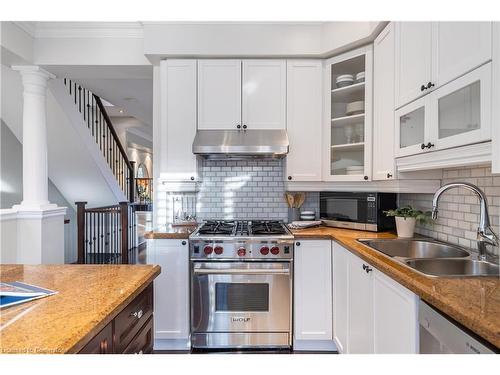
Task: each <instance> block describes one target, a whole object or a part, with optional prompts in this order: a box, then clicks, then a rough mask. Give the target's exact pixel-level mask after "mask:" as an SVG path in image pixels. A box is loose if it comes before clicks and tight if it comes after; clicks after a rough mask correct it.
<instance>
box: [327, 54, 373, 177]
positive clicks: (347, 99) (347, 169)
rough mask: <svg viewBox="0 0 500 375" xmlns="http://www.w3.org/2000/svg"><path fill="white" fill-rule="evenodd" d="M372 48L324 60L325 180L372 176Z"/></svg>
mask: <svg viewBox="0 0 500 375" xmlns="http://www.w3.org/2000/svg"><path fill="white" fill-rule="evenodd" d="M372 58H373V55H372V47H371V46H368V47H363V48H359V49H357V50H354V51H351V52H348V53H345V54H343V55H341V56H336V57H334V58H331V59H329V60H327V61H326V62H325V87H326V89H327V91H328V92H327V93H326V95H325V100H326V102H325V111H326V113H325V119H326V120H325V132H324V145H323V147H324V148H325V151H324V155H325V160H324V163H323V165H324V170H323V179H324V180H327V181H364V180H370V179H371V129H372V65H373V62H372Z"/></svg>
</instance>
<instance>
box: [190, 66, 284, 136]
mask: <svg viewBox="0 0 500 375" xmlns="http://www.w3.org/2000/svg"><path fill="white" fill-rule="evenodd" d="M285 127H286V61H285V60H264V59H262V60H243V61H242V60H224V59H219V60H198V129H200V130H213V129H222V130H237V129H249V130H250V129H285Z"/></svg>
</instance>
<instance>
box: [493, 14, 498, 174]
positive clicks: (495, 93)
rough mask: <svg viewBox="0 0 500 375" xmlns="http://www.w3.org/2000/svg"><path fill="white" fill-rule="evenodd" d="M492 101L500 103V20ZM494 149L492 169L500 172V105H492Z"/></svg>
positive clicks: (495, 34) (495, 40)
mask: <svg viewBox="0 0 500 375" xmlns="http://www.w3.org/2000/svg"><path fill="white" fill-rule="evenodd" d="M492 77H493V80H492V92H493V95H492V103H500V22H495V23H493V61H492ZM491 109H492V119H491V123H492V124H497V126H492V141H493V143H492V147H491V149H492V151H493V155H492V158H493V160H492V161H491V171H492V172H493V173H500V126H498V124H500V106H499V105H498V104H495V105H492V106H491Z"/></svg>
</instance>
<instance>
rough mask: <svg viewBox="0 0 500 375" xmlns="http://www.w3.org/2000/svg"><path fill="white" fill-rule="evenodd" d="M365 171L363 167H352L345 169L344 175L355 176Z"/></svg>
mask: <svg viewBox="0 0 500 375" xmlns="http://www.w3.org/2000/svg"><path fill="white" fill-rule="evenodd" d="M364 171H365V167H364V166H363V165H352V166H350V167H346V169H345V173H346V174H348V175H357V174H363V172H364Z"/></svg>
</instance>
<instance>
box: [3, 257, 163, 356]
mask: <svg viewBox="0 0 500 375" xmlns="http://www.w3.org/2000/svg"><path fill="white" fill-rule="evenodd" d="M159 273H160V267H159V266H155V265H72V264H67V265H4V264H2V265H0V280H1V281H22V282H26V283H28V284H35V285H38V286H41V287H43V288H47V289H52V290H56V291H58V292H59V293H58V294H56V295H53V296H49V297H45V298H42V299H39V300H35V301H31V302H27V303H24V304H21V305H16V306H11V307H7V308H4V309H2V310H1V313H0V353H31V354H34V353H45V354H55V353H76V352H78V351H79V350H80V349H82V348H83V346H84V345H85V344H86V343H87V342H88V341H89V340H90V339H91V338H92V337H94V336H95V335H96V334H97V333H99V331H100V330H101V329H102V328H104V327H105V326H106V325H107V324H108V323H109V322H110V321H111V320H112V319H113V318H114V317H115V316H116V315H117V314H118V313H119V312H120V311H121V310H122V309H123V308H124V307H125V306H126V305H127V304H129V303H130V302H131V301H132V300H133V299H134V298H135V297H136V296H137V295H139V293H140V292H142V291H143V290H144V289H145V288H146V287H147V286H148V285H149V284H150V283H151V282H152V281H153V279H154V278H155V277H156V276H157V275H159Z"/></svg>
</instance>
